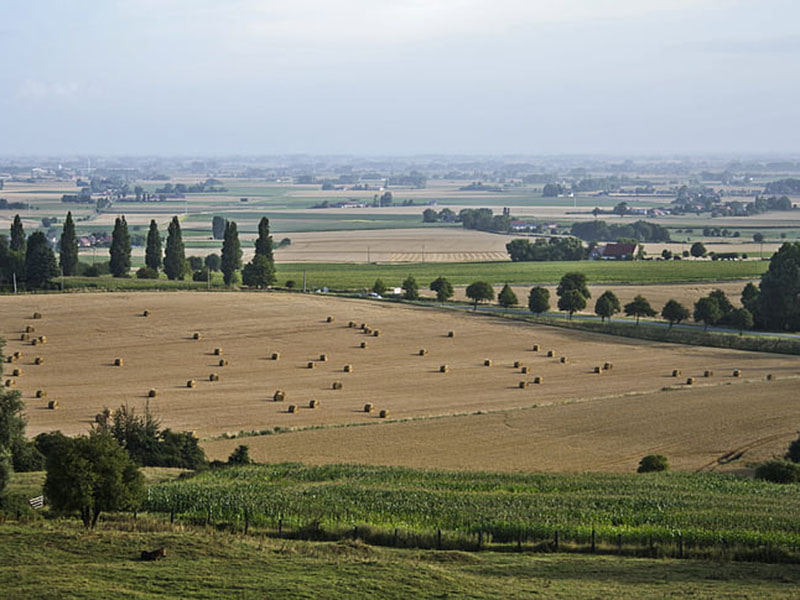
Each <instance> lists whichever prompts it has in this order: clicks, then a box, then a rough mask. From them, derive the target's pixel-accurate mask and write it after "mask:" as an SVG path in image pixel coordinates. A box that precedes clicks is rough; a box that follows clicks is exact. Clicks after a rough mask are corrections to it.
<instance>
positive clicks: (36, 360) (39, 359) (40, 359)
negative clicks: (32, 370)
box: [33, 356, 44, 365]
mask: <svg viewBox="0 0 800 600" xmlns="http://www.w3.org/2000/svg"><path fill="white" fill-rule="evenodd" d="M33 364H35V365H43V364H44V358H43V357H41V356H37V357H36V358H34V359H33Z"/></svg>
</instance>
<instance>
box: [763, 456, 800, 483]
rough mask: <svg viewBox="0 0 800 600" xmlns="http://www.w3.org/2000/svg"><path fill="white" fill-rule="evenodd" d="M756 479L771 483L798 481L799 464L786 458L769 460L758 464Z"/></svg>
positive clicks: (799, 477)
mask: <svg viewBox="0 0 800 600" xmlns="http://www.w3.org/2000/svg"><path fill="white" fill-rule="evenodd" d="M756 479H763V480H764V481H771V482H772V483H796V482H798V481H800V465H797V464H795V463H793V462H789V461H786V460H770V461H767V462H765V463H763V464H761V465H759V466H758V468H757V469H756Z"/></svg>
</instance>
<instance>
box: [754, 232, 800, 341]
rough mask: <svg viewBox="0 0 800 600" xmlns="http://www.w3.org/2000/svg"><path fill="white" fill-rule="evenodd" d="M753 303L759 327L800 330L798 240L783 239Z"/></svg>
mask: <svg viewBox="0 0 800 600" xmlns="http://www.w3.org/2000/svg"><path fill="white" fill-rule="evenodd" d="M754 305H755V308H756V315H755V316H756V321H757V322H758V324H759V325H760V326H761V327H765V328H767V329H775V330H780V331H786V330H788V331H800V242H786V243H784V244H783V245H782V246H781V247H780V248H779V249H778V251H777V252H776V253H775V254H773V255H772V258H771V259H770V261H769V268H768V269H767V272H766V273H764V275H762V276H761V284H760V285H759V294H758V298H757V299H756V300H755V301H754Z"/></svg>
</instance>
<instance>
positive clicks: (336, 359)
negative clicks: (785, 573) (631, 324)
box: [0, 292, 800, 468]
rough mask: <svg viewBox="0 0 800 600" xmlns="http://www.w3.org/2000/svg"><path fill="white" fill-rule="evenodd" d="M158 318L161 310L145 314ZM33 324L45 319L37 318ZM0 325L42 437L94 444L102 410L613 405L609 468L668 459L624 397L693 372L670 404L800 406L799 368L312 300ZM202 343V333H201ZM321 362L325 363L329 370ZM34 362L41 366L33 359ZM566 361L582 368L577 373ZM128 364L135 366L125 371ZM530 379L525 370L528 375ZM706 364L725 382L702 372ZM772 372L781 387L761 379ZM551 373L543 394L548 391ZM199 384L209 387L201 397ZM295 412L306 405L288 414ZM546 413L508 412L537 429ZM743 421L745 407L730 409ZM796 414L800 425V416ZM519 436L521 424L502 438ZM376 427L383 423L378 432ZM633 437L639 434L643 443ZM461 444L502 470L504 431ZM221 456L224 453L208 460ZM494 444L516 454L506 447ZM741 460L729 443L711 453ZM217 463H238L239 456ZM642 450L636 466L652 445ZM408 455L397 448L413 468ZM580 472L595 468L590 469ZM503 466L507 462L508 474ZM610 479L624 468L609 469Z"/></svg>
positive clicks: (239, 426) (68, 313) (100, 297)
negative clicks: (788, 401) (790, 400)
mask: <svg viewBox="0 0 800 600" xmlns="http://www.w3.org/2000/svg"><path fill="white" fill-rule="evenodd" d="M144 311H148V312H149V316H147V317H145V316H143V314H144ZM34 312H38V313H41V318H40V319H37V320H36V321H35V323H34V320H33V317H32V315H33V313H34ZM328 317H331V319H330V320H329V319H328ZM0 323H2V328H3V329H2V335H3V336H4V337H5V338H6V340H7V344H6V350H5V352H6V355H8V354H11V353H13V352H14V351H21V352H23V356H22V358H20V359H19V360H18V361H17V362H16V363H15V364H14V365H10V364H9V365H4V366H5V367H6V368H5V377H6V378H10V379H12V380H13V382H14V384H15V386H16V388H17V389H19V390H21V391H22V393H23V397H24V399H25V401H26V403H27V406H28V420H29V425H28V434H29V435H31V436H33V435H36V434H37V433H39V432H42V431H49V430H54V429H60V430H62V431H63V432H65V433H68V434H78V433H84V432H86V431H87V430H88V429H89V427H90V425H91V423H92V421H93V418H94V416H95V415H96V414H97V413H99V412H100V411H101V410H102V409H103V408H104V407H109V408H116V407H117V406H119V405H121V404H123V403H127V404H130V405H132V406H134V407H136V408H139V409H143V408H144V407H145V405H146V403H149V405H150V407H151V408H152V409H153V410H154V411H155V412H156V413H157V415H158V416H159V417H160V418H161V420H162V424H163V425H164V426H165V427H171V428H173V429H177V430H193V431H196V432H197V434H198V435H199V436H200V437H202V438H209V437H214V436H219V435H221V434H223V433H235V432H239V431H241V430H245V431H251V430H257V431H262V430H272V429H274V428H276V427H280V428H298V427H299V428H302V427H308V426H317V425H321V426H324V425H347V424H356V423H365V422H368V423H374V422H381V423H386V422H389V421H391V420H396V419H411V418H419V417H433V416H452V415H457V414H464V413H473V412H476V411H498V410H508V409H520V408H526V407H531V406H533V405H538V406H540V407H541V406H545V405H550V404H563V403H574V404H571V405H570V406H572V408H570V409H568V410H571V411H576V412H575V413H569V415H570V416H569V419H570V420H574V418H575V417H574V415H575V414H578V415H580V414H583V413H582V411H583V410H590V407H591V408H592V410H598V411H602V410H605V414H606V417H605V418H606V420H608V421H611V422H616V421H619V423H620V429H619V431H618V435H617V433H614V435H611V434H604V435H603V436H598V437H597V440H596V442H597V443H596V444H595V445H594V446H592V447H593V448H594V449H595V454H597V455H598V456H602V454H603V452H601V451H600V449H599V445H598V444H613V446H611V447H613V448H615V450H614V452H615V453H617V454H618V452H617V450H616V449H618V448H619V445H620V444H623V445H624V444H625V443H626V439H628V438H630V439H635V438H636V436H639V435H644V434H646V435H647V436H649V438H648V439H652V442H651V445H650V446H648V447H651V448H653V449H656V448H662V447H663V446H662V445H661V442H660V441H659V439H660V434H659V431H660V428H661V427H663V426H664V423H663V419H662V418H661V417H660V416H659V413H658V412H657V411H653V412H651V413H647V414H642V415H640V417H637V418H632V417H631V416H630V415H631V414H632V413H631V411H630V410H628V409H627V408H625V407H626V406H628V405H627V404H626V403H627V402H630V403H632V404H633V405H636V404H637V402H638V400H636V399H635V398H633V399H632V398H627V399H626V395H630V394H642V396H639V397H640V398H649V397H650V395H652V394H653V393H655V392H658V391H659V390H661V389H662V388H664V387H667V386H674V387H678V388H686V387H688V386H687V385H686V383H685V382H686V380H687V378H688V377H694V378H695V382H694V385H693V388H696V389H699V391H698V392H694V391H686V390H682V391H680V392H670V393H665V394H662V395H661V396H659V397H663V402H664V403H665V405H667V404H669V402H670V401H672V400H674V399H678V398H680V399H683V398H690V397H694V394H698V396H697V397H698V400H697V403H698V406H700V405H702V404H703V403H705V402H706V401H707V400H706V399H709V400H708V401H713V402H716V403H723V404H722V406H723V407H724V406H725V404H724V403H725V402H728V401H730V402H733V399H734V398H738V397H739V395H741V394H745V395H747V402H750V403H754V404H756V405H758V406H759V407H760V410H763V411H764V412H765V413H766V412H769V411H770V410H772V404H773V403H774V402H777V401H778V398H773V393H772V392H770V391H769V390H773V389H775V390H779V389H780V390H783V395H784V396H786V395H791V392H790V391H789V390H790V389H794V388H793V387H792V386H794V385H795V384H796V381H790V382H784V381H782V380H786V379H788V378H794V377H796V376H798V375H800V361H798V359H797V358H796V357H789V356H781V355H774V354H760V353H750V352H741V351H733V350H722V349H712V348H701V347H693V346H678V345H673V344H662V343H653V342H643V341H639V340H626V339H621V338H613V337H607V336H602V335H596V334H589V333H582V332H576V331H568V330H563V329H558V328H552V327H545V326H537V325H531V324H524V323H517V322H512V321H507V320H504V319H500V318H495V317H486V316H480V315H470V314H461V313H459V314H452V313H450V312H448V311H441V310H436V309H423V308H414V307H407V306H398V305H391V304H385V303H378V302H373V301H369V300H352V299H341V298H330V297H321V296H313V295H301V294H279V293H198V292H194V293H193V292H182V293H181V292H178V293H157V292H156V293H115V294H90V293H86V294H66V295H41V296H19V297H7V298H4V300H3V303H2V308H0ZM32 324H35V327H36V335H37V336H46V339H47V343H46V344H40V345H37V346H35V347H34V346H32V344H31V341H23V340H21V339H20V338H21V336H22V332H24V331H25V328H26V326H28V325H32ZM362 325H363V328H362ZM376 331H377V332H378V333H379V335H376V333H375V332H376ZM449 332H453V335H452V337H451V336H450V335H449ZM195 333H199V334H200V336H199V337H200V339H194V334H195ZM367 340H368V341H369V343H368V345H367V346H366V347H362V345H361V342H363V341H367ZM534 344H537V345H538V346H539V351H538V352H534V351H532V347H533V345H534ZM421 349H424V350H425V352H424V353H421V352H420V350H421ZM549 350H552V351H553V356H551V357H548V356H547V354H548V351H549ZM323 354H324V355H326V356H325V360H320V359H321V358H322V356H321V355H323ZM273 355H276V358H273ZM36 357H39V358H40V364H36V363H35V358H36ZM561 357H567V359H568V360H566V362H561V360H560V359H561ZM116 359H122V360H121V364H120V365H119V366H117V365H115V362H116ZM486 360H491V366H484V362H485V361H486ZM515 362H518V366H517V367H514V363H515ZM606 362H608V363H612V365H613V366H612V368H610V369H607V370H602V372H601V373H595V372H594V370H595V367H597V366H602V365H604V363H606ZM309 363H312V366H313V368H309V367H308V365H309ZM346 365H350V366H349V367H346ZM445 366H446V368H444V369H442V367H445ZM522 367H527V372H526V373H525V372H523V370H522ZM12 368H19V369H21V372H22V374H21V375H20V376H18V377H10V374H11V372H12ZM674 369H677V370H680V371H681V375H680V376H679V377H672V376H671V373H672V371H673V370H674ZM735 369H739V370H741V376H740V377H734V376H733V371H734V370H735ZM706 370H709V371H713V372H714V376H713V377H704V376H703V375H704V372H705V371H706ZM767 374H772V375H773V376H774V379H775V381H771V382H769V383H764V384H763V385H762V384H759V385H755V384H754V382H761V381H763V380H764V379H765V378H766V376H767ZM537 378H541V383H538V384H537V383H533V382H534V381H536V379H537ZM190 380H191V381H193V382H194V385H193V386H190V385H187V382H188V381H190ZM521 383H524V385H522V386H521V385H520V384H521ZM770 386H773V387H770ZM787 386H788V387H787ZM36 390H45V391H46V393H47V396H46V398H37V397H36ZM151 390H153V391H154V392H155V393H154V394H152V393H151ZM762 390H763V391H762ZM276 392H282V394H276ZM794 395H795V396H796V392H795V394H794ZM276 397H279V398H282V401H276V400H275V398H276ZM311 400H317V404H316V405H315V408H309V406H310V403H311ZM588 401H592V402H588ZM49 402H55V403H57V406H58V409H57V410H53V409H48V408H47V406H48V403H49ZM368 403H369V404H372V405H373V409H374V410H373V411H372V412H365V410H364V406H365V405H366V404H368ZM620 403H622V404H620ZM690 404H691V403H690ZM289 405H294V406H295V407H296V410H295V411H294V412H290V411H289V410H288V407H289ZM737 406H738V405H737ZM583 407H586V408H583ZM383 410H385V411H388V415H389V417H388V419H381V417H380V414H381V411H383ZM540 410H541V409H536V410H534V411H527V412H526V411H522V412H520V411H516V412H514V413H509V414H511V415H513V416H514V418H516V417H517V416H519V415H523V414H524V415H526V416H527V415H530V416H531V417H532V418H534V419H535V418H536V415H538V414H540V413H539V411H540ZM735 410H736V409H735V408H733V405H731V412H735ZM723 412H724V411H723ZM679 413H680V411H679ZM554 414H555V413H554ZM564 414H567V413H564ZM794 415H795V416H797V417H800V404H798V409H797V411H796V412H795V413H794ZM486 418H487V419H489V420H492V419H498V418H499V417H497V416H491V417H486ZM675 418H676V419H677V418H680V414H677V415H676V416H675ZM685 420H686V426H687V427H689V426H692V427H695V426H696V424H697V422H698V420H699V418H698V416H697V415H696V414H693V413H690V414H687V415H686V417H685ZM594 421H596V419H586V420H585V422H586V427H587V430H586V435H590V436H592V435H595V433H593V432H595V431H596V428H594V427H593V426H592V424H593V423H594ZM454 422H458V423H462V422H463V423H468V422H470V421H468V420H467V421H454ZM576 422H579V421H576ZM626 422H627V423H628V425H627V429H626V426H625V423H626ZM796 422H797V419H794V420H792V419H789V418H788V417H786V418H782V419H781V420H780V423H781V425H782V427H783V429H781V432H783V430H784V429H786V428H787V427H788V428H790V429H791V428H793V427H796ZM431 423H434V422H433V421H431ZM731 423H732V425H731V432H730V434H731V436H732V438H731V439H735V440H737V441H736V443H737V444H738V443H739V440H740V438H741V439H744V440H747V439H750V437H749V436H750V435H751V434H752V435H754V436H755V435H760V434H755V433H753V432H752V431H751V430H750V429H748V426H749V423H750V422H749V421H747V422H745V423H746V424H741V423H739V424H737V423H738V422H735V421H731ZM427 425H428V424H427V423H426V426H427ZM565 426H566V424H565ZM392 427H395V426H394V425H393V426H392ZM511 427H514V425H509V426H508V427H506V426H503V429H509V430H510V428H511ZM519 427H520V428H521V429H522V431H523V435H530V436H533V435H536V434H535V430H530V432H528V426H527V425H525V424H524V422H523V424H522V425H520V426H519ZM367 429H369V430H372V429H373V428H364V429H363V431H366V430H367ZM631 430H633V434H635V435H629V434H630V432H631ZM342 431H352V432H361V431H362V430H360V429H353V430H349V429H347V430H345V429H343V430H342ZM375 431H376V432H382V431H389V430H386V429H377V428H376V429H375ZM626 431H628V433H625V432H626ZM687 431H689V430H687ZM696 431H697V430H695V432H696ZM325 433H327V432H325ZM304 435H307V434H291V435H288V436H276V437H275V438H274V440H275V441H273V438H270V439H269V440H267V438H263V440H267V442H268V443H270V444H273V443H278V442H281V443H283V442H286V443H288V442H290V441H291V440H293V439H297V440H299V439H301V437H296V438H295V437H294V436H304ZM342 435H344V434H342ZM448 435H449V436H450V437H451V438H453V439H459V440H460V443H461V444H463V447H464V448H469V452H467V453H464V451H463V450H462V451H461V457H459V460H463V464H464V465H466V464H471V462H472V460H473V458H474V460H475V463H474V465H478V466H479V465H484V466H487V467H488V466H489V465H488V464H485V463H482V462H481V460H483V459H482V458H481V457H480V456H478V454H480V452H481V450H480V448H481V447H482V444H489V445H490V446H492V444H491V441H490V440H491V439H492V438H493V437H495V436H494V435H493V433H492V429H491V428H487V429H486V430H482V429H481V428H478V429H475V428H471V427H464V429H463V434H462V433H461V428H460V427H457V428H456V429H454V430H453V433H452V434H448ZM736 436H739V437H736ZM742 436H743V438H742ZM578 437H580V436H578ZM473 438H474V439H473ZM688 438H689V439H691V440H692V442H693V443H694V444H700V445H703V444H705V442H704V441H703V439H702V438H701V437H700V436H699V435H698V434H697V433H695V434H694V435H691V436H688ZM341 439H342V440H343V441H344V442H347V441H348V440H349V439H351V438H348V437H347V436H346V435H344V437H342V438H341ZM353 439H355V438H353ZM453 439H451V440H450V441H451V442H452V441H453ZM240 443H241V442H240ZM246 443H249V444H251V445H253V446H254V448H255V446H256V445H258V444H260V443H262V440H261V439H257V438H248V441H247V442H246ZM265 443H266V442H265ZM571 443H575V444H577V441H576V442H571ZM561 446H565V444H564V443H563V442H562V443H561ZM217 447H218V446H217V445H216V444H214V443H211V444H210V445H209V449H210V450H212V449H214V448H217ZM287 447H288V446H287ZM492 447H494V446H492ZM496 447H497V448H501V447H503V446H502V445H501V443H500V442H498V444H497V446H496ZM225 449H227V446H226V447H225ZM346 449H347V446H346V445H345V444H344V443H343V444H342V447H341V448H338V447H329V448H326V449H325V452H326V456H328V457H330V458H331V460H336V461H338V460H345V459H348V455H347V452H346ZM561 450H563V448H562V449H561ZM726 450H727V447H726V446H725V445H723V444H720V443H719V438H715V439H714V441H713V442H709V446H708V448H706V454H705V455H704V456H712V455H714V454H715V453H722V452H724V451H726ZM340 451H341V454H340ZM556 451H557V449H556V448H553V450H552V452H553V456H558V454H557V453H556ZM213 452H214V454H215V455H220V454H219V453H223V454H224V449H223V450H220V451H219V453H218V452H217V451H216V450H213ZM404 452H405V453H406V454H407V455H408V456H409V457H413V456H415V455H418V452H417V450H416V448H415V443H412V441H411V440H409V442H408V443H407V444H405V450H404ZM436 453H437V451H434V450H431V452H430V454H429V455H428V456H427V458H428V459H431V460H433V455H435V454H436ZM473 454H474V455H475V456H473ZM504 454H507V455H508V456H507V459H508V462H507V463H504V464H506V468H528V467H526V466H524V465H529V466H530V467H531V468H533V465H535V464H538V463H535V462H533V461H534V457H528V456H524V455H525V454H527V453H524V452H521V451H520V452H518V451H517V444H513V443H512V444H510V445H508V446H506V451H505V452H504ZM634 454H638V446H637V451H636V452H635V453H634ZM632 455H633V454H631V456H632ZM402 456H403V455H402V454H398V453H396V452H395V457H396V458H397V460H402ZM626 456H628V455H627V454H626ZM282 458H292V457H290V456H282ZM296 458H298V459H300V458H303V457H302V456H297V457H296ZM270 459H272V456H270ZM309 459H311V458H309ZM409 460H410V459H409ZM537 460H538V459H537ZM564 460H565V461H566V459H564ZM501 462H502V461H501ZM567 462H569V461H567ZM400 464H405V463H400ZM426 464H428V463H426ZM431 466H433V465H432V464H431ZM453 466H455V465H453ZM540 466H541V468H546V465H544V464H541V465H540ZM566 466H571V468H592V467H591V466H588V465H587V466H579V465H577V464H575V463H569V464H568V465H566ZM492 468H503V465H502V464H500V463H493V465H492ZM602 468H616V467H613V465H607V464H605V463H603V465H602Z"/></svg>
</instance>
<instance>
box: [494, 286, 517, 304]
mask: <svg viewBox="0 0 800 600" xmlns="http://www.w3.org/2000/svg"><path fill="white" fill-rule="evenodd" d="M497 303H498V304H499V305H500V306H502V307H503V308H510V307H512V306H516V305H517V304H519V299H518V298H517V295H516V294H515V293H514V290H512V289H511V286H509V285H508V284H505V285H504V286H503V289H502V290H500V293H499V294H498V295H497Z"/></svg>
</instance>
